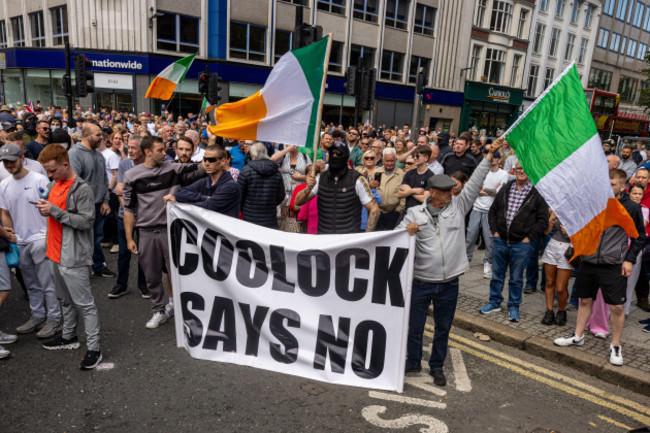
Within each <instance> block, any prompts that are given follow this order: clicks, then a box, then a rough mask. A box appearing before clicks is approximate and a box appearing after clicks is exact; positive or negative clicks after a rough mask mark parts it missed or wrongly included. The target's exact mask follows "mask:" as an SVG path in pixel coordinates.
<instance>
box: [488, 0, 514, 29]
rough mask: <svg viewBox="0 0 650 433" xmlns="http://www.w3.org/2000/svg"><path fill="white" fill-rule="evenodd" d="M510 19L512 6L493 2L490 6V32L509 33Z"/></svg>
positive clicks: (495, 0)
mask: <svg viewBox="0 0 650 433" xmlns="http://www.w3.org/2000/svg"><path fill="white" fill-rule="evenodd" d="M511 19H512V5H511V4H510V3H506V2H505V1H501V0H494V3H493V4H492V18H490V30H494V31H495V32H500V33H508V32H509V31H510V20H511Z"/></svg>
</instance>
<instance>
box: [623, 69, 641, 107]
mask: <svg viewBox="0 0 650 433" xmlns="http://www.w3.org/2000/svg"><path fill="white" fill-rule="evenodd" d="M638 85H639V80H637V79H635V78H630V77H626V76H623V75H621V79H620V81H619V82H618V93H619V94H620V95H621V102H634V99H635V97H636V88H637V86H638Z"/></svg>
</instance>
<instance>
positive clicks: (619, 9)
mask: <svg viewBox="0 0 650 433" xmlns="http://www.w3.org/2000/svg"><path fill="white" fill-rule="evenodd" d="M625 12H627V0H618V4H617V5H616V19H619V20H621V21H624V20H625Z"/></svg>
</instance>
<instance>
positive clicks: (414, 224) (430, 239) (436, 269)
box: [395, 139, 503, 386]
mask: <svg viewBox="0 0 650 433" xmlns="http://www.w3.org/2000/svg"><path fill="white" fill-rule="evenodd" d="M502 141H503V140H502V139H499V140H497V141H495V142H494V144H493V145H492V148H491V149H490V153H488V154H487V155H486V157H485V158H484V159H483V161H481V163H480V164H479V165H478V167H477V168H476V169H475V171H474V173H473V174H472V177H471V178H470V179H469V181H468V182H467V184H466V185H465V188H463V191H462V192H461V193H460V194H459V195H458V196H457V197H452V189H453V188H454V187H455V186H456V182H455V181H454V180H453V179H452V178H451V177H449V176H447V175H445V174H437V175H435V176H433V177H431V178H430V179H429V180H428V184H427V187H428V189H429V197H428V198H427V199H425V201H424V203H422V204H421V205H419V206H413V207H411V208H409V209H408V211H407V213H406V215H405V216H404V219H403V220H402V222H401V223H400V224H399V225H398V226H397V227H396V229H395V230H403V229H406V230H407V231H408V232H409V234H411V235H416V236H417V238H416V240H415V267H414V270H413V290H412V293H411V313H410V317H409V331H408V345H407V358H406V372H407V373H410V372H419V371H421V370H422V367H421V362H422V334H423V332H424V325H425V323H426V319H427V311H428V309H429V305H430V304H431V302H433V307H434V308H433V320H434V322H435V328H436V329H435V334H434V337H433V346H432V348H431V357H430V358H429V368H430V370H429V374H430V375H431V376H433V383H435V384H436V385H438V386H445V385H446V384H447V379H446V378H445V374H444V372H443V370H442V367H443V365H444V363H445V358H446V357H447V345H448V340H449V330H450V328H451V322H452V321H453V320H454V314H455V311H456V302H457V301H458V277H459V276H460V275H461V274H463V273H464V272H465V271H467V269H468V268H469V262H468V261H467V254H466V253H465V216H466V215H467V213H468V212H469V211H470V210H471V209H472V206H473V205H474V202H475V201H476V198H477V197H478V194H479V192H480V191H481V187H482V186H483V182H484V181H485V177H486V176H487V174H488V172H489V171H490V166H491V161H492V158H494V152H496V151H497V150H498V149H499V148H500V147H501V144H502Z"/></svg>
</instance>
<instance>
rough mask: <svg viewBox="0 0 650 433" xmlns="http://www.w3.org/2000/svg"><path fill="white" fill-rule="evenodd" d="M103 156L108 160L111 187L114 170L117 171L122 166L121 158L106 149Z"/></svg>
mask: <svg viewBox="0 0 650 433" xmlns="http://www.w3.org/2000/svg"><path fill="white" fill-rule="evenodd" d="M102 155H103V156H104V159H105V160H106V175H107V176H108V183H109V185H110V183H111V180H113V170H117V168H118V167H119V166H120V157H119V156H117V153H115V152H113V150H112V149H104V150H103V151H102Z"/></svg>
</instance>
